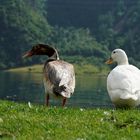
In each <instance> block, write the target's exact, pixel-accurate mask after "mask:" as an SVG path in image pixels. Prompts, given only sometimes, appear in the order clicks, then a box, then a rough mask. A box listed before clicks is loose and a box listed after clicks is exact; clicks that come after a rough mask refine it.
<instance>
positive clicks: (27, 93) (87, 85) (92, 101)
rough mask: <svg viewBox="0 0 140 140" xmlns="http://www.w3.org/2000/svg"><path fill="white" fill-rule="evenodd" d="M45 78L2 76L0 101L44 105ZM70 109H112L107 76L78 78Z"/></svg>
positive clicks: (59, 102) (17, 75)
mask: <svg viewBox="0 0 140 140" xmlns="http://www.w3.org/2000/svg"><path fill="white" fill-rule="evenodd" d="M42 79H43V77H42V74H40V73H33V74H31V73H10V72H2V73H1V74H0V99H4V100H12V101H18V102H27V103H28V102H31V103H36V104H44V96H45V95H44V86H43V81H42ZM50 104H51V105H53V106H54V105H60V104H61V100H54V99H53V98H52V99H50ZM66 106H70V107H86V108H92V107H110V106H112V104H111V101H110V99H109V97H108V94H107V90H106V76H97V75H84V76H77V77H76V89H75V93H74V94H73V95H72V97H71V98H70V99H68V101H67V104H66Z"/></svg>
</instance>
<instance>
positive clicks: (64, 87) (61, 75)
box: [44, 60, 75, 97]
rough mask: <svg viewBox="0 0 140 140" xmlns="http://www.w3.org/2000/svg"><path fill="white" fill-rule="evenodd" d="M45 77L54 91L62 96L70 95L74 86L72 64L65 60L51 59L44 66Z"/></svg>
mask: <svg viewBox="0 0 140 140" xmlns="http://www.w3.org/2000/svg"><path fill="white" fill-rule="evenodd" d="M44 74H45V77H47V79H48V80H49V81H50V83H51V84H52V85H53V87H54V89H55V91H57V92H59V94H61V95H62V96H64V97H70V95H71V94H72V93H73V92H74V88H75V73H74V68H73V65H72V64H69V63H67V62H65V61H60V60H57V61H51V62H49V63H47V64H46V66H45V67H44Z"/></svg>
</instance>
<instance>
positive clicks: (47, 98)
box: [45, 94, 50, 106]
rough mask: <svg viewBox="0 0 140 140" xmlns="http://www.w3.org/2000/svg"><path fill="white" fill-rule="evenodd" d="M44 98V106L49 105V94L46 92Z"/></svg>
mask: <svg viewBox="0 0 140 140" xmlns="http://www.w3.org/2000/svg"><path fill="white" fill-rule="evenodd" d="M45 98H46V99H45V105H46V106H49V99H50V96H49V94H46V97H45Z"/></svg>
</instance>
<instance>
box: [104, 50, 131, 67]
mask: <svg viewBox="0 0 140 140" xmlns="http://www.w3.org/2000/svg"><path fill="white" fill-rule="evenodd" d="M113 62H116V63H117V65H128V64H129V63H128V57H127V55H126V53H125V51H124V50H122V49H115V50H113V51H112V53H111V57H110V58H109V59H108V60H107V61H106V64H112V63H113Z"/></svg>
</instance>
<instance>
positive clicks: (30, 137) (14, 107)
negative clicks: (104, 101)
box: [0, 101, 140, 140]
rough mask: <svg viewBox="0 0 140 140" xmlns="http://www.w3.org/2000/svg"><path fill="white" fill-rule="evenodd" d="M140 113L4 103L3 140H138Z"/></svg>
mask: <svg viewBox="0 0 140 140" xmlns="http://www.w3.org/2000/svg"><path fill="white" fill-rule="evenodd" d="M139 113H140V112H139V110H137V109H135V110H112V109H80V108H59V107H57V108H56V107H55V108H54V107H50V108H47V107H44V106H38V105H32V106H31V107H29V106H28V104H19V103H13V102H7V101H0V139H6V140H7V139H11V138H15V139H17V140H93V139H99V140H101V139H102V140H112V139H115V140H124V139H127V140H132V139H134V140H138V139H140V117H139Z"/></svg>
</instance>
